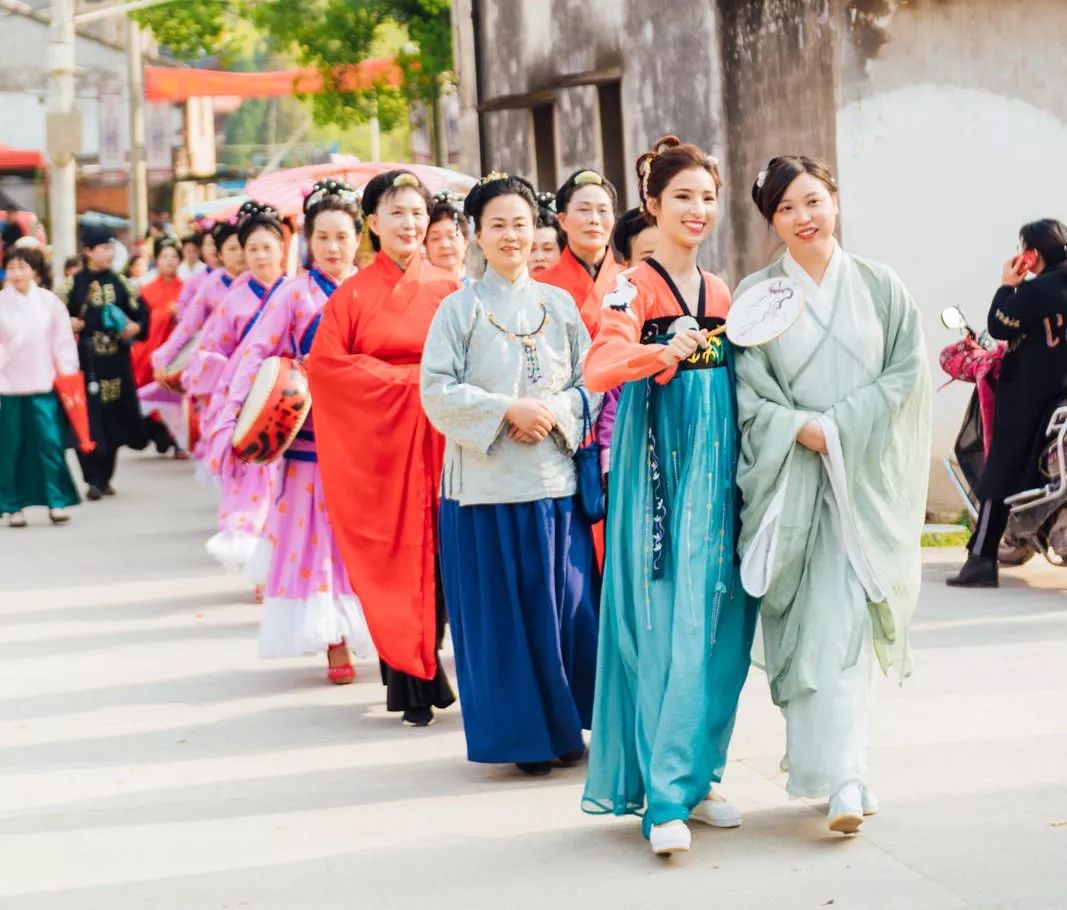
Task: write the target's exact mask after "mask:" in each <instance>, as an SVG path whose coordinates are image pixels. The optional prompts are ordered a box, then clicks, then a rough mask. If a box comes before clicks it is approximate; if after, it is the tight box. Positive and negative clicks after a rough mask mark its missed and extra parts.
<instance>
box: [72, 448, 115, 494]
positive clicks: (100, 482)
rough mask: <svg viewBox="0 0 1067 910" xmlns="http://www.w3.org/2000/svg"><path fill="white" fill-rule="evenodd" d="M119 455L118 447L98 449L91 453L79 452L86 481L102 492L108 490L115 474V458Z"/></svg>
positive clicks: (79, 460) (79, 459) (79, 461)
mask: <svg viewBox="0 0 1067 910" xmlns="http://www.w3.org/2000/svg"><path fill="white" fill-rule="evenodd" d="M118 455H119V450H118V449H106V450H101V449H97V450H96V451H95V452H93V453H92V454H90V455H86V454H84V453H83V452H78V463H79V464H80V465H81V467H82V477H84V478H85V482H86V483H87V484H88V485H89V486H91V487H96V488H97V489H98V490H100V491H101V492H103V491H104V490H106V489H107V488H108V487H109V486H110V485H111V478H112V477H114V476H115V460H116V459H117V458H118Z"/></svg>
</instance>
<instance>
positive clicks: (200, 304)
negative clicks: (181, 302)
mask: <svg viewBox="0 0 1067 910" xmlns="http://www.w3.org/2000/svg"><path fill="white" fill-rule="evenodd" d="M206 311H207V306H206V304H205V303H204V301H203V298H202V297H201V296H200V295H197V297H196V299H194V300H193V301H192V302H191V303H189V304H188V305H187V306H186V307H185V308H184V309H183V310H182V311H181V316H180V317H179V318H178V323H177V325H175V326H174V330H173V331H172V332H171V333H170V334H169V335H168V336H167V340H166V341H164V342H163V344H161V345H160V346H159V347H158V348H156V349H155V350H154V351H153V352H152V369H154V370H161V369H163V368H164V367H166V366H167V365H168V364H169V363H170V362H171V361H172V360H173V359H174V358H175V357H177V356H178V352H179V351H181V349H182V348H183V347H185V345H187V344H188V343H189V342H190V341H192V340H193V337H194V336H195V335H196V333H197V331H198V330H199V329H200V327H201V326H202V325H203V324H204V316H205V314H206Z"/></svg>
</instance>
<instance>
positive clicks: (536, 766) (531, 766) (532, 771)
mask: <svg viewBox="0 0 1067 910" xmlns="http://www.w3.org/2000/svg"><path fill="white" fill-rule="evenodd" d="M515 767H516V768H518V769H519V770H520V771H521V772H522V773H523V774H529V775H530V776H531V777H544V776H545V775H546V774H551V773H552V762H550V761H520V762H516V764H515Z"/></svg>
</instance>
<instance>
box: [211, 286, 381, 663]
mask: <svg viewBox="0 0 1067 910" xmlns="http://www.w3.org/2000/svg"><path fill="white" fill-rule="evenodd" d="M335 289H336V286H335V285H334V283H333V282H332V281H330V279H328V278H327V277H325V276H324V275H322V274H321V273H320V272H318V271H317V270H315V269H312V270H311V271H309V272H305V273H304V274H302V275H298V276H297V277H295V278H292V279H290V280H289V281H287V282H286V283H285V284H284V285H283V286H282V287H281V288H279V290H278V291H277V292H276V293H275V294H274V295H273V297H272V298H271V300H270V303H269V304H268V305H267V307H266V308H265V309H264V311H263V314H262V315H261V317H260V318H259V320H258V321H257V323H256V325H255V326H254V327H253V328H252V329H251V331H249V333H248V335H247V337H246V338H245V340H244V341H243V342H242V344H241V346H240V348H239V349H238V352H237V354H236V356H235V357H234V364H235V365H234V368H233V370H232V378H231V379H230V382H229V389H228V392H227V397H226V401H225V402H224V403H223V404H222V406H221V408H220V410H219V413H218V418H217V420H216V422H215V424H214V429H213V436H212V441H211V444H210V452H211V455H212V457H213V458H214V457H219V456H218V455H216V453H219V454H220V455H221V456H222V457H226V452H227V450H228V449H229V447H230V440H231V439H232V438H233V430H234V426H235V425H236V423H237V416H238V414H239V413H240V410H241V406H242V404H243V403H244V400H245V399H246V398H247V396H248V393H249V391H250V389H251V387H252V384H253V382H254V381H255V378H256V372H257V370H258V369H259V366H260V364H262V363H263V361H264V360H266V359H267V358H268V357H271V356H273V355H285V356H289V357H296V358H300V359H303V358H306V357H307V354H308V351H310V349H311V342H312V340H313V339H314V337H315V331H316V330H317V329H318V325H319V319H320V318H321V310H322V308H323V307H324V306H325V305H326V301H327V300H328V299H329V296H330V294H332V293H333V291H334V290H335ZM281 472H282V474H281V480H280V481H279V483H278V487H277V489H276V491H275V504H274V507H273V508H272V509H271V511H270V512H269V514H268V516H267V524H266V528H265V531H264V535H265V537H266V539H267V541H268V546H269V548H270V549H269V552H270V570H269V574H268V576H267V583H266V592H265V598H264V601H263V612H262V617H261V621H260V635H259V653H260V656H261V657H295V656H299V655H302V654H314V653H321V652H323V651H325V650H326V648H327V647H328V646H329V645H331V644H334V643H336V642H338V641H340V640H341V639H342V638H344V639H345V640H346V641H347V642H348V645H349V647H350V648H352V650H353V651H354V652H355V653H356V655H357V656H358V657H370V656H373V655H374V653H375V652H374V646H373V644H372V643H371V639H370V633H369V632H368V630H367V624H366V621H365V619H364V618H363V610H362V608H361V606H360V603H359V599H358V598H357V597H356V595H355V593H354V592H353V591H352V585H351V584H350V582H349V580H348V573H347V571H346V570H345V566H344V562H343V560H342V559H341V556H340V553H339V552H338V549H337V544H336V542H335V540H334V534H333V529H332V528H331V527H330V519H329V516H328V515H327V513H326V501H325V499H324V497H323V492H322V480H321V477H320V474H319V465H318V455H317V453H316V449H315V427H314V412H313V411H312V412H311V413H309V414H308V417H307V420H306V422H305V423H304V426H303V429H302V430H301V431H300V434H299V435H298V437H297V439H296V441H295V442H294V443H293V445H292V446H291V447H290V449H289V450H288V451H287V452H286V453H285V455H284V456H283V457H282V459H281Z"/></svg>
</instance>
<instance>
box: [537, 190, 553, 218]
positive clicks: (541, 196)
mask: <svg viewBox="0 0 1067 910" xmlns="http://www.w3.org/2000/svg"><path fill="white" fill-rule="evenodd" d="M536 199H537V207H538V208H542V209H548V211H550V212H552V214H555V213H556V194H555V193H552V192H548V191H545V190H542V191H541V192H540V193H538V194H537V196H536Z"/></svg>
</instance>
